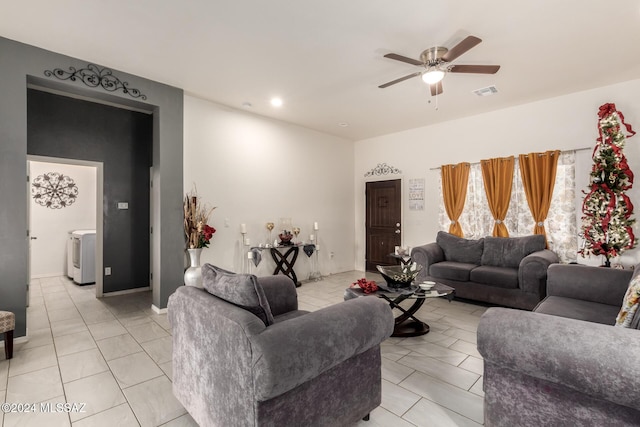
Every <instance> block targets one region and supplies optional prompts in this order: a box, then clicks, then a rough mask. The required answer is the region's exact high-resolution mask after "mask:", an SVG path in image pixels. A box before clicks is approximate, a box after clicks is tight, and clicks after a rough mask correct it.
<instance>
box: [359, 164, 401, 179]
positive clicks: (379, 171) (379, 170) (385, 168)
mask: <svg viewBox="0 0 640 427" xmlns="http://www.w3.org/2000/svg"><path fill="white" fill-rule="evenodd" d="M397 173H402V171H401V170H400V169H398V168H394V167H393V166H389V165H388V164H386V163H378V165H377V166H376V167H375V168H373V169H371V170H370V171H369V172H367V173H365V174H364V176H365V177H368V176H381V175H389V174H397Z"/></svg>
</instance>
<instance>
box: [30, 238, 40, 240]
mask: <svg viewBox="0 0 640 427" xmlns="http://www.w3.org/2000/svg"><path fill="white" fill-rule="evenodd" d="M30 239H31V240H38V238H37V237H30Z"/></svg>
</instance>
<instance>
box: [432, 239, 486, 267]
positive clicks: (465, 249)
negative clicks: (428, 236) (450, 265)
mask: <svg viewBox="0 0 640 427" xmlns="http://www.w3.org/2000/svg"><path fill="white" fill-rule="evenodd" d="M436 243H437V244H438V246H440V247H441V248H442V252H444V259H445V260H447V261H453V262H463V263H466V264H476V265H479V264H480V259H481V258H482V250H483V248H484V239H479V240H471V239H463V238H462V237H458V236H454V235H453V234H449V233H446V232H444V231H438V235H437V236H436Z"/></svg>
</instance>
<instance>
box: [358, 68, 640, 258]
mask: <svg viewBox="0 0 640 427" xmlns="http://www.w3.org/2000/svg"><path fill="white" fill-rule="evenodd" d="M445 96H446V94H445ZM470 96H471V95H470ZM496 96H500V95H499V94H498V95H496ZM638 99H640V80H633V81H629V82H625V83H620V84H615V85H611V86H607V87H603V88H598V89H593V90H589V91H585V92H579V93H574V94H570V95H566V96H562V97H557V98H551V99H546V100H543V101H539V102H534V103H530V104H524V105H520V106H516V107H512V108H508V109H504V110H500V111H494V112H491V113H486V114H482V115H477V116H473V117H468V118H463V119H459V120H453V121H449V122H445V123H440V124H436V125H432V126H426V127H422V128H417V129H411V130H407V131H404V132H399V133H395V134H390V135H385V136H381V137H376V138H371V139H367V140H361V141H357V142H356V143H355V163H354V164H355V168H354V185H355V197H356V212H355V215H356V216H355V218H356V234H355V236H356V268H357V269H364V247H365V246H364V239H365V237H364V217H365V215H364V202H365V195H364V185H365V184H364V182H365V178H364V177H363V175H364V174H365V173H366V172H367V171H369V170H370V169H371V168H373V167H375V166H376V164H378V163H387V164H389V165H391V166H394V167H396V168H398V169H400V170H401V171H402V178H403V184H404V192H405V194H404V197H403V205H404V206H403V207H404V219H403V244H404V245H410V246H418V245H421V244H424V243H428V242H431V241H434V240H435V236H436V233H437V231H438V203H439V194H438V187H437V180H438V174H439V170H430V169H431V168H437V167H439V166H440V165H442V164H448V163H458V162H463V161H467V162H478V161H480V160H481V159H487V158H492V157H502V156H509V155H517V154H521V153H528V152H540V151H546V150H551V149H559V150H570V149H577V148H584V147H593V146H595V142H596V141H595V139H596V138H597V137H598V132H597V120H598V118H597V113H598V107H599V106H600V105H602V104H604V103H606V102H613V103H615V104H616V106H617V108H618V110H620V111H621V112H622V113H623V114H624V115H625V119H626V122H627V123H630V124H631V125H632V126H634V128H635V129H636V130H638V131H640V104H638ZM625 153H626V155H627V158H628V160H629V166H630V167H631V170H633V171H635V172H636V176H638V177H640V135H638V136H635V137H633V138H629V139H628V141H627V145H626V148H625ZM583 164H585V163H584V162H583ZM590 166H591V165H590V164H589V162H586V165H585V168H584V169H583V170H581V171H576V174H577V175H579V176H578V177H577V180H576V181H577V182H579V183H581V184H578V185H579V186H578V187H577V189H578V191H576V195H577V197H580V198H582V197H583V195H582V194H581V191H579V190H581V189H583V188H586V183H587V182H588V176H587V175H588V173H589V170H588V167H590ZM395 177H396V176H390V178H395ZM411 178H425V179H426V182H427V184H426V187H427V188H426V190H425V210H424V211H410V210H409V209H408V203H407V200H408V195H407V194H406V192H407V189H408V185H407V184H408V182H407V181H408V179H411ZM628 194H629V196H630V197H631V200H632V202H633V203H634V205H635V206H636V210H635V218H638V217H640V178H637V179H636V183H635V187H634V188H633V189H632V190H630V191H629V193H628ZM635 230H636V236H638V237H640V232H638V224H636V228H635ZM623 256H624V255H623ZM634 262H640V251H639V250H638V249H636V250H634V251H629V252H628V253H627V256H626V260H625V263H626V264H632V263H634Z"/></svg>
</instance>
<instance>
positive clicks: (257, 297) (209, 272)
mask: <svg viewBox="0 0 640 427" xmlns="http://www.w3.org/2000/svg"><path fill="white" fill-rule="evenodd" d="M202 284H203V285H204V288H205V289H206V290H207V292H209V293H210V294H212V295H215V296H217V297H218V298H220V299H223V300H225V301H227V302H229V303H231V304H233V305H236V306H238V307H240V308H243V309H245V310H247V311H250V312H251V313H253V314H255V315H256V316H258V317H259V318H260V320H262V321H263V322H264V324H265V326H269V325H273V323H274V321H273V314H272V313H271V307H270V306H269V301H267V297H266V296H265V293H264V290H263V289H262V286H260V283H258V279H257V278H256V276H254V275H253V274H235V273H232V272H230V271H227V270H224V269H222V268H219V267H216V266H214V265H211V264H205V265H203V266H202Z"/></svg>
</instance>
